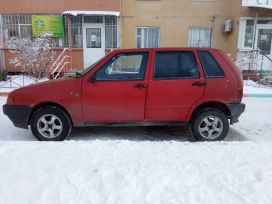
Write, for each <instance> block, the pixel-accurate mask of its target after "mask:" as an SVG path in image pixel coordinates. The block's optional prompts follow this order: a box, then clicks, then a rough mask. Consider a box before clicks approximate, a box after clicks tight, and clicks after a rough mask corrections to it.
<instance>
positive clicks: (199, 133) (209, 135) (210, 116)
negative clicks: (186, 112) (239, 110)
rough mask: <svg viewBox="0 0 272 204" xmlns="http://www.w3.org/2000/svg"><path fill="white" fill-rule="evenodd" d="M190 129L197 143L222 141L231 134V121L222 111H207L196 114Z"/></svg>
mask: <svg viewBox="0 0 272 204" xmlns="http://www.w3.org/2000/svg"><path fill="white" fill-rule="evenodd" d="M190 129H191V132H192V134H193V136H194V138H195V139H196V140H197V141H221V140H223V139H224V138H225V137H226V136H227V134H228V132H229V121H228V118H227V116H226V115H225V114H224V113H223V112H222V111H220V110H218V109H206V110H203V111H200V112H198V113H197V114H195V116H194V117H193V119H192V121H191V127H190Z"/></svg>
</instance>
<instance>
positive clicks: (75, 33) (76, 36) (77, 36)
mask: <svg viewBox="0 0 272 204" xmlns="http://www.w3.org/2000/svg"><path fill="white" fill-rule="evenodd" d="M70 22H71V45H70V46H71V47H76V48H82V45H83V37H82V17H81V16H71V17H70ZM64 24H65V38H64V40H65V46H68V44H69V43H68V41H69V39H68V17H67V16H65V17H64Z"/></svg>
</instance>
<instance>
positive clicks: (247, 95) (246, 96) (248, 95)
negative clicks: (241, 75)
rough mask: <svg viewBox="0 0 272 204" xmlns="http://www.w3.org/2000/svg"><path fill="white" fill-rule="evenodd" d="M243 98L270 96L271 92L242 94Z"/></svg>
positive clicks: (271, 95) (271, 96)
mask: <svg viewBox="0 0 272 204" xmlns="http://www.w3.org/2000/svg"><path fill="white" fill-rule="evenodd" d="M243 97H245V98H248V97H250V98H272V94H244V95H243Z"/></svg>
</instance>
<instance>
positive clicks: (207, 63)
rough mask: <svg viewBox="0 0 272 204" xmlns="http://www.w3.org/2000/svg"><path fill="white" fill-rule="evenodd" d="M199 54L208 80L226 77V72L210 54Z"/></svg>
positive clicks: (205, 52) (203, 52)
mask: <svg viewBox="0 0 272 204" xmlns="http://www.w3.org/2000/svg"><path fill="white" fill-rule="evenodd" d="M198 54H199V57H200V60H201V63H202V66H203V69H204V73H205V76H206V77H207V78H221V77H224V72H223V71H222V69H221V67H220V66H219V64H218V63H217V62H216V61H215V59H214V58H213V56H212V55H211V54H210V53H209V52H207V51H199V52H198Z"/></svg>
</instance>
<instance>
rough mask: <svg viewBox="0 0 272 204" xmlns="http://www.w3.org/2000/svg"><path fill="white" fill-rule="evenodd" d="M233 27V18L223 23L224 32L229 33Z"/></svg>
mask: <svg viewBox="0 0 272 204" xmlns="http://www.w3.org/2000/svg"><path fill="white" fill-rule="evenodd" d="M232 29H233V22H232V20H231V19H228V20H225V22H224V24H223V32H226V33H229V32H231V31H232Z"/></svg>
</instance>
